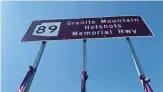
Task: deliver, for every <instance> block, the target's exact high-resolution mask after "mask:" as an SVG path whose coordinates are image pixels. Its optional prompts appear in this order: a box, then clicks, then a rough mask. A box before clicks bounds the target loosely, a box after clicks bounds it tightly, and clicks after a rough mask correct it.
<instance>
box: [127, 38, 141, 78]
mask: <svg viewBox="0 0 163 92" xmlns="http://www.w3.org/2000/svg"><path fill="white" fill-rule="evenodd" d="M126 40H127V42H128V45H129V47H130V49H131V52H132V57H133V61H134V63H135V66H136V70H137V72H138V75H139V76H140V75H144V72H143V69H142V67H141V65H140V62H139V60H138V57H137V55H136V52H135V50H134V47H133V45H132V43H131V41H130V38H128V37H127V38H126Z"/></svg>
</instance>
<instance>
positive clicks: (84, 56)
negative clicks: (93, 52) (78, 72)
mask: <svg viewBox="0 0 163 92" xmlns="http://www.w3.org/2000/svg"><path fill="white" fill-rule="evenodd" d="M86 56H87V49H86V39H84V40H83V61H82V84H81V92H86V80H87V79H88V75H87V67H86V66H87V65H86V63H87V57H86Z"/></svg>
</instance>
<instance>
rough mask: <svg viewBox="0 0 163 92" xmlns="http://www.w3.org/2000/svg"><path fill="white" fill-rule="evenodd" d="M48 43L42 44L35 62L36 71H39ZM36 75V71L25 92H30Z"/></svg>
mask: <svg viewBox="0 0 163 92" xmlns="http://www.w3.org/2000/svg"><path fill="white" fill-rule="evenodd" d="M46 43H47V42H46V41H43V42H42V44H41V47H40V50H39V52H38V54H37V57H36V60H35V62H34V64H33V68H34V69H36V70H37V68H38V65H39V63H40V60H41V57H42V54H43V52H44V49H45V46H46ZM35 74H36V71H35V72H34V73H33V75H32V76H31V79H30V80H29V81H28V83H27V86H26V89H25V90H24V92H29V90H30V87H31V84H32V81H33V79H34V76H35Z"/></svg>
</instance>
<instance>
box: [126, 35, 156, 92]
mask: <svg viewBox="0 0 163 92" xmlns="http://www.w3.org/2000/svg"><path fill="white" fill-rule="evenodd" d="M126 40H127V42H128V45H129V47H130V50H131V52H132V58H133V61H134V64H135V67H136V70H137V73H138V75H139V77H140V80H141V83H142V85H143V87H144V91H145V92H153V90H152V88H151V87H150V85H149V84H148V83H149V82H150V79H148V78H146V77H145V75H144V72H143V69H142V67H141V65H140V62H139V60H138V57H137V55H136V52H135V50H134V47H133V45H132V43H131V40H130V38H129V37H127V38H126Z"/></svg>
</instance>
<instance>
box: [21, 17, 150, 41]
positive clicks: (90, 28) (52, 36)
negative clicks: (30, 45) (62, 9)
mask: <svg viewBox="0 0 163 92" xmlns="http://www.w3.org/2000/svg"><path fill="white" fill-rule="evenodd" d="M130 36H153V34H152V32H151V31H150V29H149V28H148V27H147V25H146V24H145V21H143V19H142V17H141V16H118V17H101V18H79V19H58V20H38V21H33V22H32V24H31V25H30V27H29V29H28V31H27V32H26V34H25V36H24V37H23V39H22V41H41V40H66V39H86V38H109V37H130Z"/></svg>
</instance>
